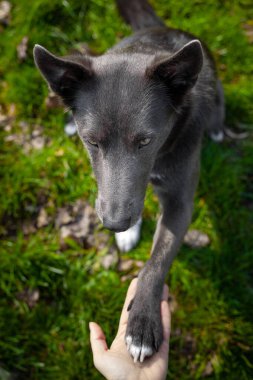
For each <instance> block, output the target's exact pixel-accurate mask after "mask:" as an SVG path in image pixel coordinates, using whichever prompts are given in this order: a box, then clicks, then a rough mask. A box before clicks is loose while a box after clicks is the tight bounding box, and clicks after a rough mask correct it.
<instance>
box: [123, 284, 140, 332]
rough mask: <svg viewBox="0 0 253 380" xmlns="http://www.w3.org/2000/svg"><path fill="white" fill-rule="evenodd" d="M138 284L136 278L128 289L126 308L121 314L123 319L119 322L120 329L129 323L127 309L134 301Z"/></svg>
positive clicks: (124, 307)
mask: <svg viewBox="0 0 253 380" xmlns="http://www.w3.org/2000/svg"><path fill="white" fill-rule="evenodd" d="M137 282H138V279H137V278H134V279H133V280H132V282H131V284H130V285H129V288H128V291H127V295H126V299H125V303H124V306H123V309H122V312H121V317H120V321H119V329H120V327H121V326H122V325H124V324H126V323H127V320H128V311H127V308H128V306H129V304H130V302H131V301H132V299H133V298H134V296H135V293H136V289H137Z"/></svg>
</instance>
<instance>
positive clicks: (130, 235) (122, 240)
mask: <svg viewBox="0 0 253 380" xmlns="http://www.w3.org/2000/svg"><path fill="white" fill-rule="evenodd" d="M140 234H141V218H140V219H139V220H138V222H137V223H136V224H135V225H134V226H133V227H131V228H129V229H128V230H126V231H124V232H118V233H116V234H115V239H116V243H117V246H118V248H119V250H120V251H121V252H128V251H130V250H131V249H132V248H134V247H135V246H136V244H137V243H138V241H139V240H140Z"/></svg>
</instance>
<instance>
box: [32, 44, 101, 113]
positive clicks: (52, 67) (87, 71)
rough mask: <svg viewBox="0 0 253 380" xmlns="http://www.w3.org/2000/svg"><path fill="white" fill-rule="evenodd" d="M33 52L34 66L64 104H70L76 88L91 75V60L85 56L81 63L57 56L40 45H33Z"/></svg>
mask: <svg viewBox="0 0 253 380" xmlns="http://www.w3.org/2000/svg"><path fill="white" fill-rule="evenodd" d="M33 54H34V60H35V63H36V66H37V67H38V68H39V70H40V71H41V73H42V75H43V77H44V78H45V79H46V81H47V82H48V84H49V86H50V87H51V89H52V90H53V91H54V92H55V93H56V94H57V95H60V96H61V97H62V99H63V101H64V102H65V104H66V105H68V106H72V102H73V99H74V95H75V93H76V91H77V89H78V88H79V87H80V85H81V84H82V83H83V82H84V81H85V80H87V79H88V78H90V77H92V75H93V71H92V67H91V61H90V60H89V59H88V58H86V57H84V58H83V59H82V61H80V62H81V63H79V62H74V61H72V60H71V59H68V58H66V59H65V58H58V57H56V56H55V55H53V54H52V53H50V52H49V51H48V50H46V49H45V48H44V47H42V46H40V45H35V47H34V50H33Z"/></svg>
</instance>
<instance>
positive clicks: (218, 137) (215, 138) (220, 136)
mask: <svg viewBox="0 0 253 380" xmlns="http://www.w3.org/2000/svg"><path fill="white" fill-rule="evenodd" d="M210 137H211V139H212V140H213V141H215V142H221V141H223V139H224V133H223V131H219V132H211V134H210Z"/></svg>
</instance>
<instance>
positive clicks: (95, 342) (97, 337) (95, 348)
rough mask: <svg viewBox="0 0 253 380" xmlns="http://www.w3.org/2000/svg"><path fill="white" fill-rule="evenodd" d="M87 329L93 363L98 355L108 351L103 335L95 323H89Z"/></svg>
mask: <svg viewBox="0 0 253 380" xmlns="http://www.w3.org/2000/svg"><path fill="white" fill-rule="evenodd" d="M89 328H90V343H91V349H92V353H93V359H94V362H95V360H96V359H97V358H98V357H99V355H101V354H103V353H105V352H106V351H107V350H108V347H107V343H106V340H105V334H104V333H103V330H102V329H101V327H100V326H99V325H98V324H97V323H95V322H90V323H89Z"/></svg>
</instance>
